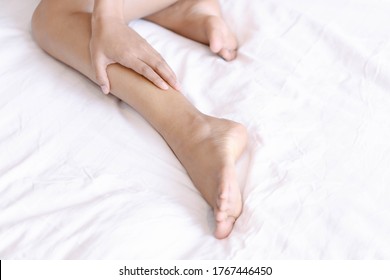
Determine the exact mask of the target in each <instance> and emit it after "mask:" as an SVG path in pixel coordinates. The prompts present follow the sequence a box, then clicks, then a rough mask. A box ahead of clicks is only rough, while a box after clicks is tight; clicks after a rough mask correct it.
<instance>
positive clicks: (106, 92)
mask: <svg viewBox="0 0 390 280" xmlns="http://www.w3.org/2000/svg"><path fill="white" fill-rule="evenodd" d="M101 89H102V91H103V93H104V94H109V93H110V92H109V90H108V86H105V85H104V86H101Z"/></svg>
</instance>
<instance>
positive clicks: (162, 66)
mask: <svg viewBox="0 0 390 280" xmlns="http://www.w3.org/2000/svg"><path fill="white" fill-rule="evenodd" d="M142 60H143V61H144V62H145V63H146V64H148V65H149V66H150V67H151V68H152V69H153V70H154V72H155V73H157V74H158V75H159V76H160V77H161V78H162V79H163V80H164V81H165V82H167V83H168V84H169V85H170V86H171V87H172V88H174V89H176V90H177V91H181V86H180V83H179V81H178V80H177V77H176V75H175V73H174V72H173V70H172V68H171V67H169V65H168V63H167V62H166V61H165V60H164V59H163V58H162V57H161V55H160V54H159V53H157V52H156V55H155V57H147V58H145V59H142Z"/></svg>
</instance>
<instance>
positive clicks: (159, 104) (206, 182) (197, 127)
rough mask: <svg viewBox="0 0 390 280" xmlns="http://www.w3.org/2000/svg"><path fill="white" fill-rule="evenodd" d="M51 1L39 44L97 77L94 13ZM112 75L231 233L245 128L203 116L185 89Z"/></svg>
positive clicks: (124, 72) (118, 71)
mask: <svg viewBox="0 0 390 280" xmlns="http://www.w3.org/2000/svg"><path fill="white" fill-rule="evenodd" d="M63 2H67V1H63ZM50 3H52V2H51V1H47V2H46V1H44V2H43V3H41V4H40V5H39V6H38V8H37V10H36V12H35V14H34V16H33V21H32V26H33V32H34V36H35V38H36V40H37V42H38V43H39V44H40V46H41V47H42V48H43V49H44V50H45V51H47V52H48V53H49V54H51V55H52V56H53V57H55V58H57V59H58V60H60V61H62V62H64V63H66V64H68V65H70V66H71V67H73V68H75V69H76V70H78V71H80V72H81V73H82V74H84V75H85V76H87V77H88V78H90V79H91V80H94V74H93V70H92V66H91V60H90V54H89V40H90V36H91V14H90V13H86V12H77V11H69V10H66V9H65V8H64V7H61V8H60V9H59V8H57V7H53V6H52V5H51V4H50ZM108 74H109V78H110V81H111V85H112V93H113V94H114V95H116V96H117V97H119V98H120V99H121V100H123V101H124V102H126V103H127V104H129V105H130V106H132V107H133V108H134V109H135V110H137V111H138V112H139V113H140V114H141V115H142V116H143V117H144V118H145V119H146V120H148V121H149V123H150V124H151V125H152V126H153V127H154V128H155V129H156V130H157V131H158V132H159V133H160V134H161V135H162V137H163V138H164V139H165V141H166V142H167V143H168V145H169V146H170V147H171V149H172V150H173V152H174V153H175V154H176V156H177V157H178V159H179V160H180V161H181V163H182V164H183V166H184V167H185V168H186V170H187V172H188V174H189V176H190V177H191V179H192V181H193V182H194V185H195V186H196V187H197V188H198V189H199V191H200V193H201V194H202V195H203V197H204V198H205V199H206V201H207V202H208V203H209V204H210V206H211V207H213V209H214V213H215V218H216V225H217V226H216V231H215V236H216V237H217V238H225V237H226V236H228V235H229V233H230V232H231V230H232V228H233V225H234V222H235V220H236V219H237V217H238V216H239V215H240V213H241V210H242V200H241V194H240V189H239V186H238V185H237V180H236V172H235V162H236V160H237V159H238V157H239V156H240V155H241V153H242V151H243V149H244V147H245V145H246V130H245V128H244V127H243V126H242V125H240V124H238V123H235V122H232V121H228V120H223V119H217V118H213V117H210V116H207V115H204V114H202V113H201V112H199V111H198V110H197V109H196V108H195V107H194V106H193V105H192V104H190V103H189V102H188V101H187V100H186V99H185V97H184V96H183V95H182V94H181V93H179V92H177V91H175V90H173V89H170V90H168V91H162V90H160V89H158V88H157V87H155V86H154V85H153V84H151V83H150V82H149V81H147V80H146V79H144V78H143V77H141V76H139V75H138V74H136V73H134V72H133V71H132V70H129V69H127V68H124V67H122V66H120V65H118V64H114V65H110V66H109V68H108Z"/></svg>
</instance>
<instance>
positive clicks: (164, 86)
mask: <svg viewBox="0 0 390 280" xmlns="http://www.w3.org/2000/svg"><path fill="white" fill-rule="evenodd" d="M161 88H162V89H163V90H167V89H169V86H168V84H167V83H164V82H162V83H161Z"/></svg>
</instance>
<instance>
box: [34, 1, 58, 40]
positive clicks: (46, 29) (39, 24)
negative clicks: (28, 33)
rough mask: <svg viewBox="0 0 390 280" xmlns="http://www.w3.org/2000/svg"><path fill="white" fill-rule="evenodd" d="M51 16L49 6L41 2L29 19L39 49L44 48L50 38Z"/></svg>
mask: <svg viewBox="0 0 390 280" xmlns="http://www.w3.org/2000/svg"><path fill="white" fill-rule="evenodd" d="M52 18H53V15H51V13H50V5H49V4H47V2H46V1H41V2H40V3H39V5H38V6H37V8H36V9H35V11H34V13H33V16H32V18H31V29H32V34H33V37H34V39H35V41H36V42H37V43H38V45H39V46H40V47H44V45H45V44H47V41H48V39H49V37H50V33H51V32H50V27H51V26H52V24H51V21H52Z"/></svg>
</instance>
